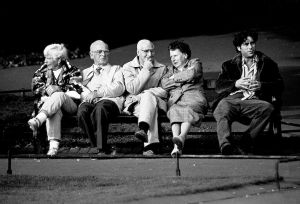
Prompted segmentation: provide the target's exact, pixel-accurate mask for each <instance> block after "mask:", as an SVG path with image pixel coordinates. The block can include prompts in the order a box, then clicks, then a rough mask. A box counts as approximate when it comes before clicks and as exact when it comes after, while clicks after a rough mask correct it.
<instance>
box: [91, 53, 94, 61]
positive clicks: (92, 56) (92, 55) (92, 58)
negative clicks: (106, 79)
mask: <svg viewBox="0 0 300 204" xmlns="http://www.w3.org/2000/svg"><path fill="white" fill-rule="evenodd" d="M90 58H91V60H94V54H93V53H92V52H90Z"/></svg>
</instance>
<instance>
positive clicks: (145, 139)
mask: <svg viewBox="0 0 300 204" xmlns="http://www.w3.org/2000/svg"><path fill="white" fill-rule="evenodd" d="M134 136H135V137H136V138H138V139H139V140H141V141H142V142H144V143H146V142H148V135H147V134H146V133H145V131H144V130H139V131H137V132H136V133H135V134H134Z"/></svg>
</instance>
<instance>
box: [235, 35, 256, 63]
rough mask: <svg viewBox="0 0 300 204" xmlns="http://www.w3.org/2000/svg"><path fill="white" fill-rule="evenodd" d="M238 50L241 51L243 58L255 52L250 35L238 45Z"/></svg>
mask: <svg viewBox="0 0 300 204" xmlns="http://www.w3.org/2000/svg"><path fill="white" fill-rule="evenodd" d="M237 49H238V51H240V52H241V54H242V56H243V57H245V58H252V57H253V56H254V53H255V42H254V40H253V38H252V37H250V36H248V37H247V39H246V41H245V42H243V44H242V45H241V46H239V47H237Z"/></svg>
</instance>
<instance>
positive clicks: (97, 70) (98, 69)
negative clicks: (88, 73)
mask: <svg viewBox="0 0 300 204" xmlns="http://www.w3.org/2000/svg"><path fill="white" fill-rule="evenodd" d="M101 71H102V68H101V67H100V66H97V67H96V72H97V74H101Z"/></svg>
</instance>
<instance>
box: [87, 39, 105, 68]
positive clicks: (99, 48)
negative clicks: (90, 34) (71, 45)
mask: <svg viewBox="0 0 300 204" xmlns="http://www.w3.org/2000/svg"><path fill="white" fill-rule="evenodd" d="M108 56H109V49H108V46H107V45H106V44H105V43H98V44H96V45H94V46H93V47H91V50H90V57H91V59H92V60H94V64H96V65H100V66H104V65H106V64H107V63H108Z"/></svg>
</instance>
